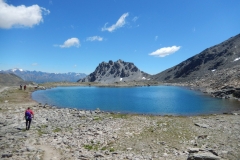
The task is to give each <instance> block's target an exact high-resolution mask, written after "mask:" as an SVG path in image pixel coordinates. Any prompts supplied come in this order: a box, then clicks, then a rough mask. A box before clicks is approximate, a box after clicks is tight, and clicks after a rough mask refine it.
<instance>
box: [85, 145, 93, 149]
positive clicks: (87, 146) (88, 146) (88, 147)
mask: <svg viewBox="0 0 240 160" xmlns="http://www.w3.org/2000/svg"><path fill="white" fill-rule="evenodd" d="M84 148H85V149H87V150H92V149H93V145H88V144H87V145H84Z"/></svg>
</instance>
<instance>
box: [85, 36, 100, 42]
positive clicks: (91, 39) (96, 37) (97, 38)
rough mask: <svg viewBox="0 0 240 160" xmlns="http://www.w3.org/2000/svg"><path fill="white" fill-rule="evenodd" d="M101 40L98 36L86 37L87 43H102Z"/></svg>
mask: <svg viewBox="0 0 240 160" xmlns="http://www.w3.org/2000/svg"><path fill="white" fill-rule="evenodd" d="M102 40H103V38H102V37H100V36H93V37H88V38H87V41H102Z"/></svg>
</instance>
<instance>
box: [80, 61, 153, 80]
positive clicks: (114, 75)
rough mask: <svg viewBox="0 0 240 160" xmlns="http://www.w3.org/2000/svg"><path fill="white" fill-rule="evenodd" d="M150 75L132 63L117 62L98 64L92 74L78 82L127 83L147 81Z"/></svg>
mask: <svg viewBox="0 0 240 160" xmlns="http://www.w3.org/2000/svg"><path fill="white" fill-rule="evenodd" d="M149 77H150V75H149V74H147V73H145V72H143V71H140V70H139V69H138V68H137V67H136V66H135V65H134V64H133V63H130V62H124V61H122V60H118V61H116V62H113V61H111V60H110V61H109V62H108V63H107V62H102V63H100V64H99V65H98V66H97V68H96V69H95V71H94V72H92V73H91V74H90V75H88V76H87V77H85V78H83V79H80V80H79V82H100V83H114V82H121V81H122V82H124V81H125V82H129V81H139V80H147V79H149Z"/></svg>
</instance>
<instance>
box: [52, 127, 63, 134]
mask: <svg viewBox="0 0 240 160" xmlns="http://www.w3.org/2000/svg"><path fill="white" fill-rule="evenodd" d="M60 131H62V130H61V129H60V128H56V129H54V130H53V132H54V133H56V132H60Z"/></svg>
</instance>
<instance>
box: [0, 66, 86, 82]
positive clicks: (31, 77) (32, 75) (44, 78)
mask: <svg viewBox="0 0 240 160" xmlns="http://www.w3.org/2000/svg"><path fill="white" fill-rule="evenodd" d="M0 73H12V74H15V75H17V76H19V77H20V78H22V79H23V80H24V81H32V82H36V83H45V82H63V81H67V82H77V81H78V80H79V79H81V78H84V77H86V76H87V75H86V74H84V73H74V72H68V73H47V72H41V71H27V70H23V69H18V68H15V69H10V70H5V71H0Z"/></svg>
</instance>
